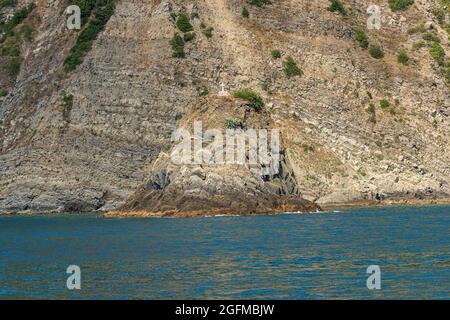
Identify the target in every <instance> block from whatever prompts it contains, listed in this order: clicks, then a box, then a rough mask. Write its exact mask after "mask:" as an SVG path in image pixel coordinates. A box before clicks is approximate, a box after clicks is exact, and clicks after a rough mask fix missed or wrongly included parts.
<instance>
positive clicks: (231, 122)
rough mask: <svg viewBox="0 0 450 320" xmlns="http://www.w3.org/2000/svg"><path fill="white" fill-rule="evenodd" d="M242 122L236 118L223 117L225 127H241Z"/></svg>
mask: <svg viewBox="0 0 450 320" xmlns="http://www.w3.org/2000/svg"><path fill="white" fill-rule="evenodd" d="M242 126H243V124H242V121H241V120H236V119H225V127H227V128H228V129H237V128H242Z"/></svg>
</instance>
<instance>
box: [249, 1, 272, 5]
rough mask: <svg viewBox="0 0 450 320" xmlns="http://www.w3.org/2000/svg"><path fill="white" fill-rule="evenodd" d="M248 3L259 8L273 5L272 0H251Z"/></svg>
mask: <svg viewBox="0 0 450 320" xmlns="http://www.w3.org/2000/svg"><path fill="white" fill-rule="evenodd" d="M248 3H250V4H251V5H254V6H257V7H263V6H265V5H266V4H271V3H272V2H271V1H270V0H249V1H248Z"/></svg>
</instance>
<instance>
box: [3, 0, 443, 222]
mask: <svg viewBox="0 0 450 320" xmlns="http://www.w3.org/2000/svg"><path fill="white" fill-rule="evenodd" d="M264 2H265V1H249V2H247V1H240V0H239V1H238V0H209V1H207V0H204V1H201V0H198V1H158V0H139V1H138V0H135V1H133V0H118V1H117V3H116V6H115V13H114V15H113V16H112V17H111V18H110V19H109V21H108V23H107V24H106V27H105V30H103V31H102V32H100V33H99V35H98V37H97V38H96V40H95V41H94V42H93V45H92V48H91V50H90V51H88V52H87V54H86V56H85V57H84V59H83V62H82V63H81V64H79V65H78V66H77V67H76V69H75V70H74V71H72V72H66V71H64V61H65V59H66V58H67V57H68V56H69V54H70V49H71V48H72V47H73V46H74V43H75V41H76V39H77V32H76V31H70V30H67V28H66V27H65V20H66V15H65V14H64V10H65V8H66V7H67V6H68V4H69V1H65V0H61V1H58V0H53V1H51V0H40V1H36V8H34V9H33V10H32V11H31V13H29V14H28V16H27V17H26V19H25V20H24V21H22V22H21V23H20V24H19V25H18V26H17V27H16V28H17V30H19V28H20V27H21V26H22V25H24V24H28V25H29V26H31V27H32V37H31V39H30V40H28V41H21V42H20V48H21V50H20V59H21V62H22V63H21V67H20V72H19V73H18V74H17V75H15V76H14V79H13V78H12V77H11V76H10V75H6V73H4V74H2V77H0V85H1V86H2V87H4V88H6V89H5V90H7V91H8V93H7V95H6V96H4V97H1V98H0V99H1V100H0V103H1V104H0V213H12V212H59V211H76V210H82V211H90V210H97V209H98V210H111V209H116V208H118V207H121V206H122V205H124V204H125V207H123V208H125V209H127V210H155V211H164V210H178V209H179V210H186V211H189V210H200V209H202V208H207V207H208V206H210V207H212V208H214V207H219V208H222V207H236V208H247V207H246V206H244V205H243V203H245V202H247V200H248V199H254V198H255V197H256V198H258V197H260V198H261V197H262V198H264V197H265V199H267V202H265V201H262V202H261V203H260V205H261V207H263V208H266V209H267V208H268V207H270V203H272V204H273V206H281V207H282V206H283V205H285V204H286V202H285V200H280V199H282V198H283V197H287V198H286V199H288V198H289V199H291V198H290V197H291V196H295V197H297V198H299V197H300V195H301V196H303V197H304V198H306V199H309V200H313V201H316V202H318V203H319V204H326V203H344V202H348V201H355V200H360V199H382V198H392V197H446V196H448V195H449V193H450V190H449V185H448V184H449V176H450V150H449V146H450V139H449V133H450V132H449V128H450V127H449V118H448V116H449V107H450V102H449V100H450V99H449V87H448V83H446V79H445V76H446V72H447V73H448V58H449V54H448V45H449V42H448V41H449V40H448V34H447V31H446V30H445V26H446V23H447V24H448V22H449V20H448V19H449V16H448V11H444V10H445V7H443V6H442V3H444V4H445V1H443V2H442V1H431V0H427V1H425V0H421V1H419V0H416V1H414V4H413V5H411V6H410V7H408V8H405V10H404V11H392V10H391V8H390V7H389V5H388V1H381V0H380V1H374V4H376V5H379V7H380V8H381V14H382V21H381V29H380V30H376V29H374V30H367V28H366V20H367V18H368V14H367V12H366V10H367V3H366V2H365V1H359V0H354V1H342V3H343V5H344V8H345V14H342V13H339V11H336V12H331V11H330V10H328V8H329V7H330V2H329V1H325V0H320V1H319V0H318V1H306V0H305V1H303V0H295V1H288V0H279V1H272V3H271V4H264ZM28 3H30V1H18V4H17V7H16V8H2V9H1V10H2V13H5V14H4V18H3V19H5V16H6V15H7V14H8V13H11V12H14V11H17V10H18V9H20V8H23V7H24V6H26V5H27V4H28ZM251 3H254V4H260V3H262V5H261V6H257V5H252V4H251ZM243 7H246V8H247V9H248V11H249V17H247V18H246V17H244V16H243V14H242V11H243ZM436 10H440V11H439V12H444V20H443V21H442V18H439V14H436V12H437V11H436ZM447 10H448V8H447ZM10 11H11V12H10ZM445 12H447V13H446V14H445ZM182 13H186V14H187V16H188V17H189V20H190V24H191V25H192V28H193V30H192V31H191V32H195V37H194V39H192V40H189V39H187V40H189V41H182V43H183V42H184V44H183V46H184V48H183V50H184V54H185V58H177V57H174V50H175V51H176V50H177V46H174V48H172V47H171V44H170V40H171V39H172V38H173V36H174V33H175V32H177V33H178V34H180V35H181V36H183V32H182V31H180V30H179V29H178V28H177V24H176V21H177V19H179V17H180V15H181V14H182ZM356 30H363V33H364V34H365V35H366V36H367V40H368V42H369V43H370V46H367V47H368V48H365V47H366V46H365V44H364V37H362V36H361V33H360V32H359V33H358V32H356ZM185 33H188V32H185ZM375 46H379V47H380V48H381V50H382V52H383V54H382V55H383V57H381V58H380V57H379V58H374V57H372V56H371V55H374V56H377V53H378V54H379V52H377V51H376V48H375ZM438 46H439V47H440V48H441V49H442V50H443V53H442V52H441V51H442V50H440V49H439V47H438ZM178 49H180V48H179V47H178ZM275 49H277V50H279V52H280V55H281V57H280V58H276V57H277V54H276V53H275V52H274V54H273V55H272V54H271V53H272V51H273V50H275ZM402 50H403V51H405V53H406V54H407V57H408V58H409V60H408V62H407V63H406V64H402V63H400V62H399V61H403V62H404V59H403V60H402V59H400V60H399V58H398V55H399V53H400V52H401V51H402ZM178 53H180V52H178ZM289 56H290V57H292V59H293V61H295V63H296V64H297V65H298V67H299V68H301V69H302V74H301V75H297V76H291V77H289V76H288V74H287V73H286V70H285V69H286V61H287V60H288V57H289ZM0 58H1V60H0V62H1V63H2V64H6V63H9V62H8V61H9V60H5V59H9V58H8V57H0ZM288 65H289V64H288ZM5 70H6V69H5ZM290 70H291V71H292V69H290ZM222 83H223V84H224V86H225V88H226V89H227V90H228V91H229V92H230V93H231V94H230V96H229V97H228V98H223V97H219V96H218V92H219V90H220V85H221V84H222ZM242 88H250V89H252V90H253V91H255V92H256V93H257V94H258V95H259V96H261V98H262V100H263V102H264V107H263V109H262V110H261V111H259V112H258V111H254V110H253V111H252V110H250V111H245V110H246V107H244V106H242V102H240V101H239V99H235V98H234V97H233V96H232V92H234V91H236V90H239V89H242ZM221 108H222V109H221ZM249 115H250V116H249ZM228 118H232V119H235V120H238V121H241V122H242V123H243V124H244V125H245V126H247V127H256V128H259V127H262V128H275V129H280V132H281V141H282V150H283V153H284V156H283V160H282V161H284V164H285V165H286V167H288V168H289V170H287V171H288V172H289V174H287V176H285V177H271V179H269V180H267V179H265V178H264V177H262V176H258V175H257V174H255V172H254V171H252V170H251V168H250V167H245V166H243V167H232V166H228V167H227V166H225V167H217V166H211V167H208V166H200V167H199V166H184V168H183V166H178V167H176V166H174V165H173V164H172V163H170V161H169V160H168V155H169V154H170V152H171V151H172V150H173V143H172V142H171V139H170V136H171V134H172V132H173V131H175V130H176V129H177V128H179V127H180V126H181V127H186V128H190V127H192V125H193V122H195V121H198V120H201V121H204V122H205V125H207V126H210V127H211V128H219V129H225V120H226V119H228ZM163 169H164V170H165V171H164V170H163ZM167 170H169V172H172V173H173V175H172V177H174V179H171V180H170V182H171V184H170V183H169V185H167V186H165V188H164V190H161V189H158V190H156V191H155V189H151V188H150V189H148V186H149V185H150V186H151V185H152V184H151V183H152V182H154V181H155V180H157V179H159V178H158V177H160V175H158V174H159V173H160V172H167ZM183 172H184V175H183V174H182V173H183ZM155 177H156V178H155ZM192 177H198V178H199V179H200V180H201V181H200V180H199V179H197V178H192ZM287 185H288V186H287ZM217 187H220V188H222V189H221V190H220V191H218V190H217ZM166 189H167V190H166ZM288 189H289V190H290V191H289V192H287V191H286V190H288ZM136 190H137V191H136ZM175 190H180V191H179V194H173V193H174V191H175ZM280 190H282V191H280ZM283 190H284V191H283ZM294 190H295V191H294ZM135 192H136V193H135ZM171 194H172V196H170V195H171ZM216 196H217V197H219V198H220V199H214V197H216ZM130 197H131V198H130ZM127 199H130V201H128V203H126V201H127ZM145 199H146V200H145ZM199 199H200V200H199ZM202 199H203V200H204V201H205V202H202V203H203V205H201V206H197V207H196V206H193V204H195V203H196V202H197V203H198V202H201V201H203V200H202ZM206 199H209V200H211V199H213V200H212V201H209V202H208V201H206ZM248 204H249V206H253V205H258V203H254V202H249V203H248ZM152 206H153V207H154V208H151V207H152Z"/></svg>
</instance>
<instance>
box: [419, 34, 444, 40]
mask: <svg viewBox="0 0 450 320" xmlns="http://www.w3.org/2000/svg"><path fill="white" fill-rule="evenodd" d="M422 38H423V40H426V41H432V42H441V39H439V37H438V36H436V35H435V34H433V33H431V32H427V33H425V34H424V35H423V36H422Z"/></svg>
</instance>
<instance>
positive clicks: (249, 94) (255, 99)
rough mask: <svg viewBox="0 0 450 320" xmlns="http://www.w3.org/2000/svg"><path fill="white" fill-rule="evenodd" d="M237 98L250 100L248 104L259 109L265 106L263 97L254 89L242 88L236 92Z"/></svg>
mask: <svg viewBox="0 0 450 320" xmlns="http://www.w3.org/2000/svg"><path fill="white" fill-rule="evenodd" d="M234 97H235V98H239V99H244V100H247V101H248V104H247V105H248V106H249V107H251V108H253V109H255V110H256V111H259V110H261V109H262V107H263V106H264V103H263V101H262V98H261V97H260V96H259V95H258V94H257V93H255V92H254V91H252V90H249V89H242V90H238V91H236V92H235V93H234Z"/></svg>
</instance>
